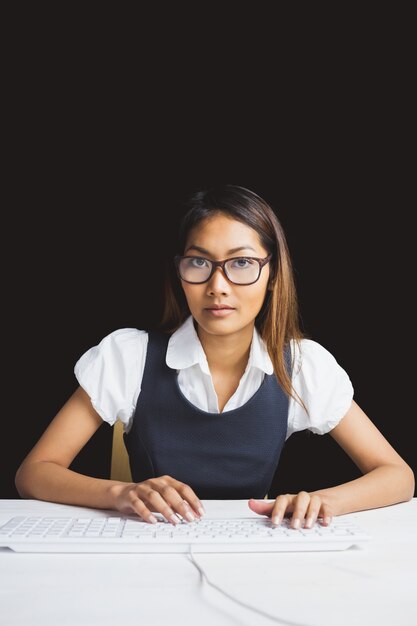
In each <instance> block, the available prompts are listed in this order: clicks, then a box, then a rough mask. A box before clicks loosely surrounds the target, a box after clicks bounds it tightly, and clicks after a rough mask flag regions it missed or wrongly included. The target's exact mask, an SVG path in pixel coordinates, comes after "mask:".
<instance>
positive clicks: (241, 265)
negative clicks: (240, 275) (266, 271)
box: [233, 257, 253, 269]
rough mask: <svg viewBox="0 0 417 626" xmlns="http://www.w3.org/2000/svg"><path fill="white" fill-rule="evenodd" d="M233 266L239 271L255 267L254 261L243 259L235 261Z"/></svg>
mask: <svg viewBox="0 0 417 626" xmlns="http://www.w3.org/2000/svg"><path fill="white" fill-rule="evenodd" d="M233 265H234V267H237V268H238V269H246V268H247V267H250V266H251V265H253V261H252V260H251V259H245V258H243V257H242V258H241V259H235V260H234V263H233Z"/></svg>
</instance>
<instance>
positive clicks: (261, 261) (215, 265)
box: [174, 254, 273, 287]
mask: <svg viewBox="0 0 417 626" xmlns="http://www.w3.org/2000/svg"><path fill="white" fill-rule="evenodd" d="M272 256H273V255H272V254H268V256H266V257H265V258H264V259H260V258H259V257H254V256H233V257H230V258H229V259H224V260H223V261H212V260H211V259H207V258H206V257H204V256H195V255H187V256H181V255H180V254H177V255H176V256H175V257H174V263H175V267H176V270H177V274H178V278H180V279H181V280H183V281H184V282H185V283H189V284H190V285H203V284H204V283H207V282H208V281H209V280H210V278H211V277H212V276H213V274H214V272H215V271H216V269H217V268H218V267H221V268H222V271H223V274H224V275H225V276H226V278H227V280H228V281H230V282H231V283H232V284H233V285H239V286H241V287H246V286H247V285H253V284H254V283H256V282H257V281H258V280H259V278H260V276H261V272H262V268H263V267H264V265H266V264H267V263H269V261H270V260H271V259H272ZM182 259H203V260H204V261H208V262H209V263H211V264H212V267H211V271H210V274H209V275H208V277H207V278H206V280H199V281H193V280H185V278H183V277H182V276H181V274H180V262H181V260H182ZM236 259H248V260H250V261H257V262H258V264H259V273H258V276H257V278H256V279H255V280H253V281H252V282H250V283H235V282H234V281H233V280H232V279H231V278H229V276H228V275H227V271H226V267H225V264H226V263H227V262H228V261H234V260H236Z"/></svg>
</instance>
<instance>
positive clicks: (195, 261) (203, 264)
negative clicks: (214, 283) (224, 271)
mask: <svg viewBox="0 0 417 626" xmlns="http://www.w3.org/2000/svg"><path fill="white" fill-rule="evenodd" d="M191 264H192V265H194V267H206V266H207V261H206V259H200V258H198V257H195V258H194V259H191Z"/></svg>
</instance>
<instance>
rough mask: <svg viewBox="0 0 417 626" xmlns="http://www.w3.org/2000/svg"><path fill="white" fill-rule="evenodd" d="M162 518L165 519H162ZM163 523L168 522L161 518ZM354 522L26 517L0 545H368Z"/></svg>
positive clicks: (68, 548)
mask: <svg viewBox="0 0 417 626" xmlns="http://www.w3.org/2000/svg"><path fill="white" fill-rule="evenodd" d="M161 517H162V516H161ZM162 520H164V518H163V517H162ZM370 539H371V537H370V535H368V534H367V533H366V532H364V531H363V530H362V529H360V528H358V527H357V526H356V525H355V524H354V523H353V522H352V521H349V520H346V519H343V518H338V517H335V518H333V520H332V522H331V524H330V526H327V527H326V526H322V525H321V524H320V523H319V522H316V523H315V524H314V525H313V526H312V528H300V529H298V530H295V529H293V528H290V520H289V519H287V518H284V520H283V522H282V523H281V525H280V526H274V525H273V524H272V523H271V520H270V519H269V518H265V517H260V518H232V519H207V518H203V519H200V520H196V521H194V522H185V521H182V522H181V523H179V524H177V525H176V526H174V525H173V524H171V523H168V522H166V521H159V522H157V523H156V524H149V523H147V522H143V521H140V520H139V519H138V518H137V517H113V516H106V517H25V516H17V517H13V518H11V519H9V520H8V521H7V522H6V523H3V524H2V525H1V526H0V547H7V548H9V549H11V550H14V551H16V552H103V553H105V552H150V553H169V552H177V553H178V552H181V553H188V552H190V551H191V550H192V552H194V553H198V552H290V551H307V550H308V551H310V550H345V549H346V548H349V547H350V546H352V545H358V544H362V543H363V542H366V541H369V540H370Z"/></svg>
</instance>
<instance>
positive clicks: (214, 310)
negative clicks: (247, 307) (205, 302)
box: [204, 305, 236, 317]
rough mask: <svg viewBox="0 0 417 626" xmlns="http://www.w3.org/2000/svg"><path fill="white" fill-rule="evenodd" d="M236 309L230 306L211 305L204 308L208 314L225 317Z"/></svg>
mask: <svg viewBox="0 0 417 626" xmlns="http://www.w3.org/2000/svg"><path fill="white" fill-rule="evenodd" d="M235 310H236V309H234V308H232V307H230V306H222V305H220V306H213V307H207V308H206V309H204V311H206V312H207V313H208V314H209V315H213V316H214V317H227V316H228V315H230V314H231V313H233V312H234V311H235Z"/></svg>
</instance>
